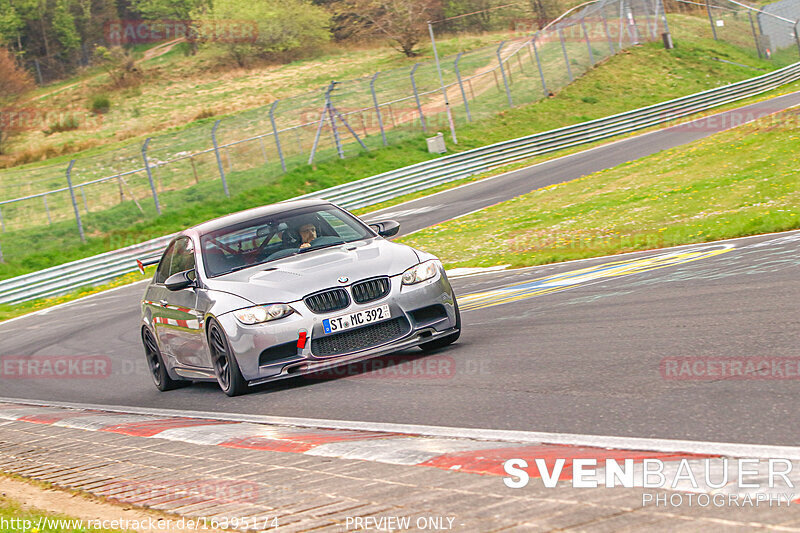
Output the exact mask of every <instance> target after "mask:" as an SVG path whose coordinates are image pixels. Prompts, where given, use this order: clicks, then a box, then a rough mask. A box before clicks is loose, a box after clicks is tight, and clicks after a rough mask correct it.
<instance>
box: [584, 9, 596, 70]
mask: <svg viewBox="0 0 800 533" xmlns="http://www.w3.org/2000/svg"><path fill="white" fill-rule="evenodd" d="M581 28H583V36H584V38H585V39H586V49H587V50H589V61H590V62H591V64H592V65H594V53H592V41H591V40H590V39H589V32H588V31H587V30H586V23H585V22H584V21H583V19H581Z"/></svg>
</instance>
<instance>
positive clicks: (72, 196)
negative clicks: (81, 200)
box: [67, 159, 86, 242]
mask: <svg viewBox="0 0 800 533" xmlns="http://www.w3.org/2000/svg"><path fill="white" fill-rule="evenodd" d="M73 166H75V160H74V159H73V160H72V161H70V162H69V166H68V167H67V187H69V197H70V199H71V200H72V209H73V210H74V211H75V220H76V221H77V222H78V233H79V234H80V236H81V242H86V235H84V233H83V222H81V212H80V210H79V209H78V201H77V200H75V189H73V188H72V167H73ZM81 190H82V189H81Z"/></svg>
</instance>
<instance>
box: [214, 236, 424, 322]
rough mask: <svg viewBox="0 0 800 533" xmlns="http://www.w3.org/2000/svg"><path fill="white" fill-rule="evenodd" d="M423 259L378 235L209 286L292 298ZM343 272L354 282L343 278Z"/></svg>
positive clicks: (257, 297) (268, 299)
mask: <svg viewBox="0 0 800 533" xmlns="http://www.w3.org/2000/svg"><path fill="white" fill-rule="evenodd" d="M419 261H420V260H419V257H418V256H417V253H416V251H415V250H414V249H413V248H411V247H409V246H405V245H403V244H397V243H393V242H390V241H387V240H384V239H380V238H374V239H370V240H366V241H357V242H353V243H347V244H343V245H338V246H332V247H330V248H323V249H320V250H317V251H312V252H307V253H303V254H299V255H295V256H291V257H287V258H285V259H279V260H277V261H270V262H269V263H264V264H262V265H257V266H253V267H252V268H247V269H245V270H240V271H239V272H233V273H231V274H226V275H224V276H220V277H218V278H213V279H210V280H208V281H207V282H206V285H207V286H208V288H209V289H211V290H217V291H223V292H227V293H231V294H235V295H237V296H241V297H243V298H246V299H248V300H250V301H251V302H253V303H255V304H266V303H281V302H283V303H288V302H294V301H297V300H300V299H301V298H303V297H304V296H306V295H308V294H311V293H313V292H317V291H321V290H324V289H328V288H331V287H341V286H343V285H349V284H351V283H353V282H355V281H358V280H361V279H364V278H370V277H374V276H386V275H389V276H394V275H397V274H401V273H402V272H403V271H404V270H406V269H407V268H409V267H411V266H413V265H416V264H417V263H419ZM343 276H344V277H347V278H349V281H347V282H345V283H340V282H339V281H338V280H339V278H341V277H343ZM231 310H233V309H231Z"/></svg>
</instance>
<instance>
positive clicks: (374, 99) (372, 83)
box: [369, 72, 389, 146]
mask: <svg viewBox="0 0 800 533" xmlns="http://www.w3.org/2000/svg"><path fill="white" fill-rule="evenodd" d="M379 74H380V72H376V73H375V75H374V76H372V79H371V80H369V90H370V92H371V93H372V105H374V106H375V116H377V117H378V127H379V128H380V129H381V139H383V145H384V146H389V143H388V142H387V141H386V131H384V129H383V117H382V116H381V106H379V105H378V95H377V94H375V81H376V80H377V79H378V75H379Z"/></svg>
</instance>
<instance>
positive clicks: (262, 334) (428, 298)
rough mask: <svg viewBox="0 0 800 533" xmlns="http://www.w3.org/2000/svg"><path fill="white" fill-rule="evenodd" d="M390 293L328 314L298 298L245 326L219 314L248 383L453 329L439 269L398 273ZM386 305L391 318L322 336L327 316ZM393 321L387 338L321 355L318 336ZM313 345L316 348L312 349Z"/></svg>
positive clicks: (451, 303)
mask: <svg viewBox="0 0 800 533" xmlns="http://www.w3.org/2000/svg"><path fill="white" fill-rule="evenodd" d="M390 282H391V287H390V291H389V294H388V295H387V296H385V297H383V298H381V299H379V300H375V301H372V302H368V303H366V304H356V303H355V302H353V303H351V304H350V306H349V307H347V308H346V309H341V310H338V311H335V312H333V313H328V314H316V313H313V312H312V311H311V310H310V309H309V308H308V307H307V306H306V305H305V304H304V303H303V301H302V300H300V301H297V302H292V303H290V305H291V306H292V308H294V310H295V313H293V314H291V315H289V316H287V317H285V318H282V319H279V320H276V321H274V322H266V323H264V324H258V325H245V324H242V323H241V322H239V321H238V320H237V319H236V318H235V317H234V316H233V313H226V314H224V315H221V316H219V317H217V319H218V321H219V322H220V324H221V325H222V327H223V328H224V329H225V332H226V333H227V335H228V341H229V343H230V346H231V349H232V350H233V352H234V354H235V355H236V359H237V361H238V362H239V368H240V370H241V371H242V376H243V377H244V378H245V379H246V380H247V381H248V382H250V384H251V385H257V384H260V383H265V382H268V381H274V380H278V379H283V378H288V377H292V376H296V375H301V374H309V373H312V372H319V371H321V370H326V369H328V368H333V367H336V366H339V365H343V364H348V363H353V362H356V361H361V360H364V359H369V358H372V357H378V356H381V355H386V354H390V353H393V352H396V351H399V350H404V349H407V348H412V347H415V346H418V345H420V344H423V343H425V342H429V341H432V340H435V339H438V338H440V337H443V336H446V335H449V334H451V333H454V332H455V331H457V323H456V314H457V312H456V305H455V296H454V294H453V289H452V287H451V286H450V282H449V281H448V279H447V276H446V275H445V273H444V270H442V269H441V268H440V270H439V272H438V273H437V275H436V276H435V277H434V278H432V279H430V280H428V281H424V282H421V283H418V284H415V285H402V283H401V276H399V275H398V276H393V277H391V278H390ZM385 304H388V305H389V308H390V311H391V319H390V320H388V321H382V322H376V323H373V324H370V325H368V326H364V327H361V328H355V329H351V330H346V331H345V332H342V333H338V334H332V335H326V334H325V333H324V330H323V326H322V321H323V320H324V319H326V318H331V317H335V316H340V315H342V314H347V313H353V312H356V311H360V310H362V309H370V308H373V307H377V306H381V305H385ZM390 321H396V324H395V326H396V327H397V330H396V331H395V333H396V334H394V335H392V336H391V338H389V339H379V340H378V342H375V343H370V342H367V343H366V345H364V346H359V347H358V348H357V349H354V350H352V351H347V352H344V353H336V354H335V355H328V356H324V355H323V356H321V355H315V351H316V352H317V354H318V353H319V352H320V349H319V345H315V341H316V340H321V339H323V338H326V337H331V336H334V335H348V334H352V333H353V332H358V331H360V332H361V333H362V334H363V335H367V331H368V330H366V329H365V328H370V327H381V325H382V324H383V325H386V323H387V322H390ZM302 333H305V335H306V337H307V341H306V342H305V345H304V346H303V347H299V344H300V343H298V339H299V338H300V337H301V334H302ZM315 346H316V349H315Z"/></svg>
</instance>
